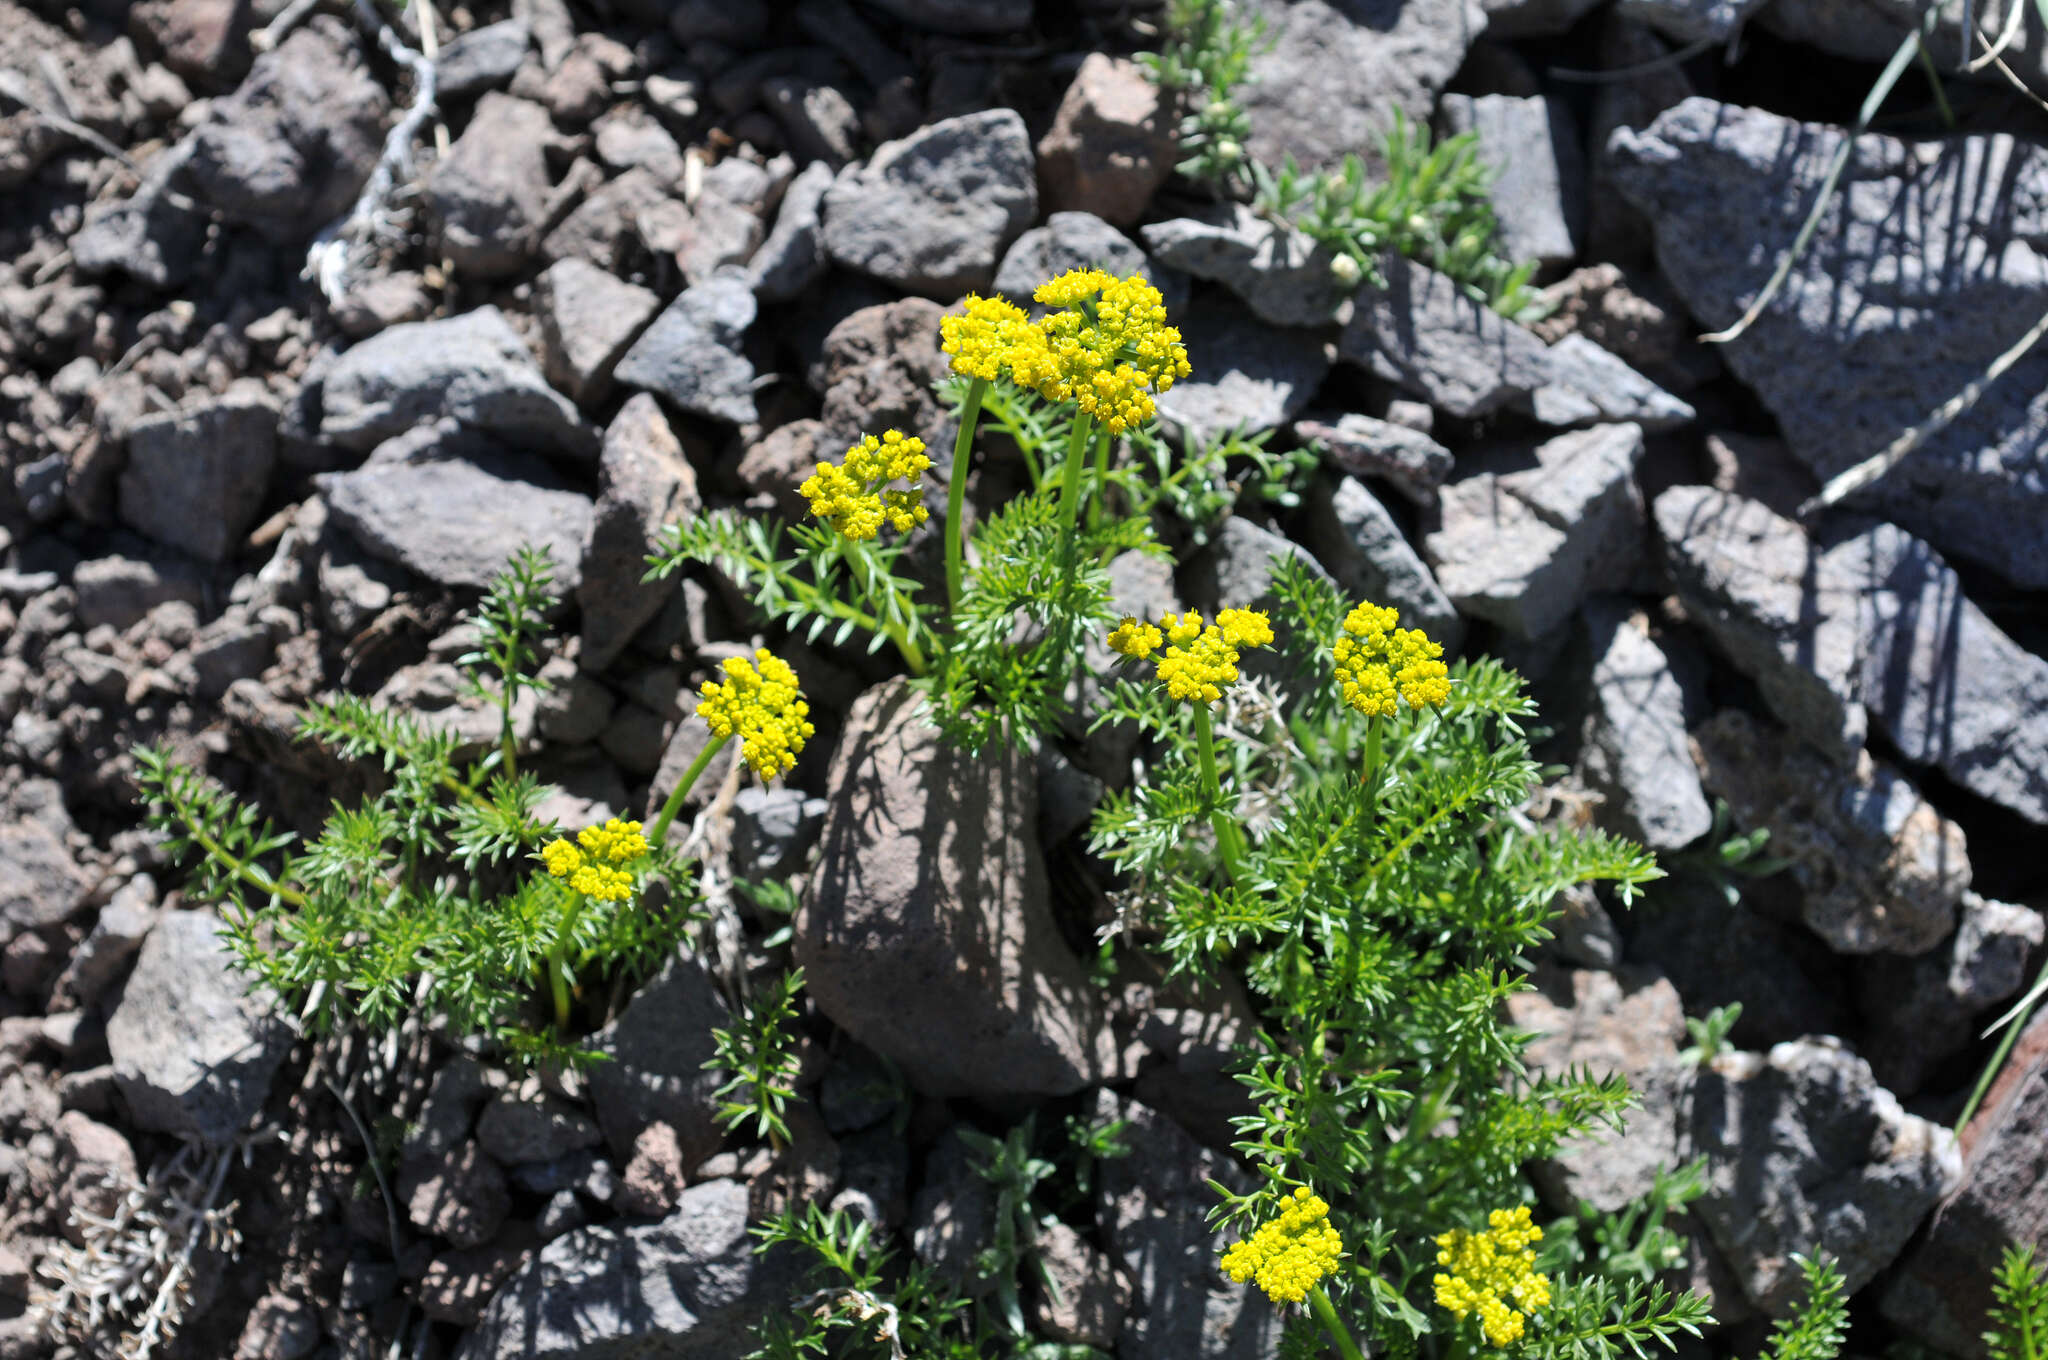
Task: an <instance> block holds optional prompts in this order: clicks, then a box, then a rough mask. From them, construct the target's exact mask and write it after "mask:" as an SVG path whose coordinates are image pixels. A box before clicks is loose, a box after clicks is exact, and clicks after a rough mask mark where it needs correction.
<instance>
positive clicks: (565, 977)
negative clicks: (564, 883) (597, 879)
mask: <svg viewBox="0 0 2048 1360" xmlns="http://www.w3.org/2000/svg"><path fill="white" fill-rule="evenodd" d="M582 914H583V894H582V893H580V892H577V891H575V890H574V889H571V890H570V892H569V905H568V906H567V907H565V908H563V910H562V924H561V925H560V927H559V928H557V929H556V931H555V943H554V945H553V947H551V948H550V949H549V950H548V970H547V972H548V990H549V991H551V992H553V993H554V998H555V1028H556V1029H558V1030H565V1029H567V1028H568V1027H569V967H568V960H569V938H570V936H571V935H572V934H574V933H575V930H576V918H577V917H579V916H581V915H582Z"/></svg>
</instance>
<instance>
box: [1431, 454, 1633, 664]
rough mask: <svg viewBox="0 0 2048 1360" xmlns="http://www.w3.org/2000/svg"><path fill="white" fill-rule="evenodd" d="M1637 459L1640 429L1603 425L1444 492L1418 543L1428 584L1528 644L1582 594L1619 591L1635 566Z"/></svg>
mask: <svg viewBox="0 0 2048 1360" xmlns="http://www.w3.org/2000/svg"><path fill="white" fill-rule="evenodd" d="M1642 456H1643V432H1642V430H1641V428H1640V427H1638V426H1635V425H1603V426H1598V427H1596V428H1594V429H1591V430H1580V431H1574V432H1573V433H1570V434H1563V435H1559V436H1557V437H1556V438H1554V439H1551V440H1549V441H1548V442H1546V443H1544V444H1543V445H1541V446H1540V447H1539V448H1538V449H1537V450H1536V458H1537V464H1538V465H1537V466H1536V467H1533V468H1527V469H1524V470H1522V471H1518V472H1510V473H1505V474H1495V473H1490V472H1483V473H1480V474H1478V475H1477V476H1474V477H1468V478H1466V479H1465V480H1464V481H1461V482H1453V483H1452V484H1450V485H1449V486H1446V487H1445V488H1444V489H1443V492H1442V498H1441V504H1442V527H1441V528H1439V529H1437V530H1436V531H1435V532H1433V533H1430V534H1429V535H1427V536H1426V537H1425V538H1424V540H1423V552H1424V555H1425V557H1426V558H1427V559H1428V560H1429V561H1430V563H1431V565H1432V566H1434V567H1435V569H1436V579H1437V583H1438V584H1439V585H1440V586H1442V587H1443V591H1444V593H1445V594H1446V595H1448V596H1449V597H1450V598H1451V602H1452V603H1453V604H1455V605H1457V607H1458V608H1459V610H1460V611H1462V612H1464V613H1466V614H1469V615H1472V616H1474V617H1477V618H1483V619H1487V620H1489V621H1491V622H1493V623H1496V624H1499V625H1500V626H1501V627H1503V628H1505V629H1508V630H1509V631H1510V632H1513V633H1516V634H1518V635H1520V636H1522V637H1528V638H1535V637H1542V636H1544V635H1546V634H1548V633H1549V632H1550V631H1551V630H1552V629H1554V628H1556V627H1557V626H1558V625H1559V624H1561V623H1563V622H1564V621H1565V620H1566V619H1568V618H1570V617H1571V616H1572V614H1573V613H1575V612H1576V611H1577V610H1578V607H1579V605H1580V603H1581V602H1582V601H1584V600H1585V598H1586V597H1587V596H1588V595H1589V594H1594V593H1603V592H1618V591H1626V590H1628V589H1629V588H1630V584H1631V583H1632V582H1633V581H1634V580H1635V578H1636V576H1637V574H1638V573H1639V572H1640V571H1641V569H1642V564H1643V560H1644V515H1643V502H1642V493H1641V491H1639V490H1638V489H1637V487H1636V483H1635V466H1636V463H1637V462H1638V461H1640V460H1641V458H1642Z"/></svg>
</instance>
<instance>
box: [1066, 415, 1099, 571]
mask: <svg viewBox="0 0 2048 1360" xmlns="http://www.w3.org/2000/svg"><path fill="white" fill-rule="evenodd" d="M1094 431H1095V417H1093V416H1091V415H1088V414H1087V413H1086V412H1082V413H1079V414H1076V415H1075V417H1074V424H1073V426H1072V428H1070V429H1069V430H1068V431H1067V457H1066V462H1065V463H1063V464H1062V465H1061V467H1060V561H1061V564H1062V567H1063V570H1062V571H1061V573H1060V593H1061V595H1065V594H1066V586H1067V585H1068V583H1069V582H1071V581H1072V579H1073V575H1074V557H1075V553H1074V526H1075V525H1077V524H1079V523H1080V522H1081V469H1082V467H1083V466H1085V461H1086V460H1085V459H1084V458H1083V457H1082V454H1083V453H1084V452H1085V451H1086V450H1087V448H1088V436H1089V435H1091V434H1093V433H1094Z"/></svg>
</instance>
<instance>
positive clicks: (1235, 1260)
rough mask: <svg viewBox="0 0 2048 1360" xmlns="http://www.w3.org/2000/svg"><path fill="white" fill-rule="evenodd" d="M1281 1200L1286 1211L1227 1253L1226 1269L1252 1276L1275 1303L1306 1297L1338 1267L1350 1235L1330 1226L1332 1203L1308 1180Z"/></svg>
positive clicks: (1235, 1276)
mask: <svg viewBox="0 0 2048 1360" xmlns="http://www.w3.org/2000/svg"><path fill="white" fill-rule="evenodd" d="M1280 1203H1281V1209H1280V1217H1278V1218H1276V1219H1274V1220H1273V1221H1272V1222H1271V1223H1268V1224H1266V1225H1265V1226H1263V1227H1261V1228H1260V1229H1259V1230H1258V1231H1257V1232H1255V1233H1253V1234H1252V1235H1251V1236H1250V1237H1247V1238H1245V1239H1244V1241H1242V1242H1239V1243H1237V1244H1236V1245H1235V1246H1233V1247H1231V1248H1230V1249H1229V1250H1228V1251H1226V1252H1224V1253H1223V1273H1224V1274H1226V1275H1228V1276H1229V1277H1230V1278H1231V1279H1232V1280H1235V1281H1236V1282H1237V1283H1239V1284H1243V1283H1244V1282H1245V1281H1246V1280H1251V1281H1252V1282H1253V1283H1255V1284H1257V1285H1258V1287H1259V1288H1261V1289H1263V1290H1265V1291H1266V1297H1267V1298H1269V1299H1271V1300H1273V1302H1275V1303H1300V1302H1301V1301H1302V1300H1303V1299H1305V1298H1307V1297H1308V1291H1309V1290H1311V1289H1313V1288H1314V1287H1315V1285H1316V1282H1317V1281H1319V1280H1321V1279H1322V1278H1323V1277H1324V1276H1325V1275H1329V1274H1332V1273H1334V1272H1335V1271H1336V1269H1337V1262H1338V1260H1340V1259H1341V1258H1342V1257H1343V1255H1344V1239H1343V1238H1342V1237H1340V1236H1338V1235H1337V1230H1336V1229H1335V1228H1333V1227H1331V1226H1330V1206H1329V1205H1328V1204H1326V1203H1324V1202H1323V1200H1322V1198H1321V1197H1320V1196H1318V1195H1315V1194H1312V1193H1311V1192H1310V1191H1309V1188H1308V1187H1307V1186H1305V1185H1303V1186H1299V1187H1297V1188H1296V1189H1295V1191H1294V1194H1293V1195H1291V1196H1289V1197H1288V1198H1286V1199H1284V1200H1282V1201H1281V1202H1280Z"/></svg>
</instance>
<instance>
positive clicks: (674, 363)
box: [613, 268, 756, 425]
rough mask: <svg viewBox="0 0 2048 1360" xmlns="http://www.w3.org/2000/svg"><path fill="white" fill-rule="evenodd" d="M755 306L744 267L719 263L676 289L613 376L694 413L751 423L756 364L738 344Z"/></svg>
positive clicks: (750, 322)
mask: <svg viewBox="0 0 2048 1360" xmlns="http://www.w3.org/2000/svg"><path fill="white" fill-rule="evenodd" d="M755 310H756V309H755V305H754V293H753V289H752V287H751V286H750V284H749V282H748V279H747V275H746V273H745V271H744V270H741V269H738V268H727V269H723V270H720V271H719V272H718V273H717V274H715V275H713V276H712V277H711V278H709V279H707V280H705V281H704V282H703V283H699V284H694V285H692V286H691V287H689V288H686V289H684V290H683V291H682V292H681V293H680V294H678V295H677V297H676V300H675V301H674V302H671V303H670V304H669V305H668V309H667V310H666V311H664V312H663V313H662V314H661V315H660V316H658V317H656V318H655V320H654V324H653V325H651V326H649V327H648V328H647V329H646V330H645V331H644V332H642V333H641V336H640V338H639V339H638V340H637V341H635V342H634V343H633V347H632V348H631V349H629V350H627V351H626V354H625V357H624V358H622V359H620V360H619V364H618V367H617V369H615V370H614V372H613V376H614V377H615V378H616V379H617V380H618V381H619V382H620V383H621V384H623V385H624V386H627V387H634V388H639V389H641V390H642V391H648V392H653V393H655V394H656V395H657V396H661V397H664V398H666V399H667V400H668V401H669V402H670V403H671V404H673V405H674V406H675V407H676V409H677V410H680V411H683V412H686V413H688V414H690V415H699V416H709V417H711V418H712V419H714V420H723V421H727V422H729V423H731V424H734V425H743V424H747V423H749V422H751V421H752V420H754V418H755V410H754V365H753V363H752V361H751V360H749V359H748V358H747V356H746V355H745V354H744V353H742V352H741V350H740V344H741V341H742V339H743V338H744V337H745V335H746V332H747V327H749V326H751V325H753V324H754V315H755Z"/></svg>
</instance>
